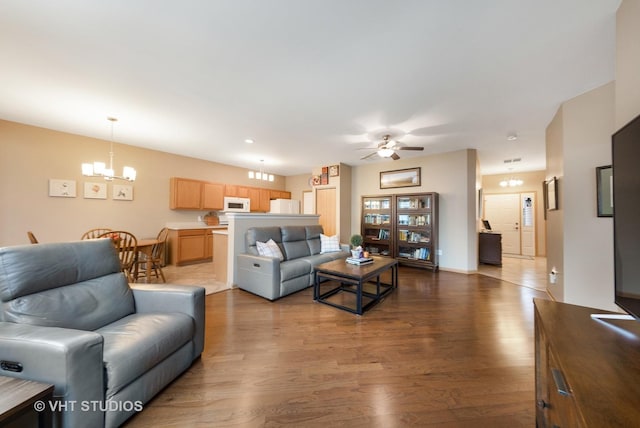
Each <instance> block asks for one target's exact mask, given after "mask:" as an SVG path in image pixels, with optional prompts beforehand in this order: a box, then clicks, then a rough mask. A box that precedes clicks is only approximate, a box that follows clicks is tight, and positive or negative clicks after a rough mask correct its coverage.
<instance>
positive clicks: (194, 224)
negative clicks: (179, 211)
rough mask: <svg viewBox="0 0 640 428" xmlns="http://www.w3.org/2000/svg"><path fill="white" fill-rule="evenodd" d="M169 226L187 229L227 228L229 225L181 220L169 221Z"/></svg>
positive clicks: (172, 228)
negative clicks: (212, 224) (177, 221)
mask: <svg viewBox="0 0 640 428" xmlns="http://www.w3.org/2000/svg"><path fill="white" fill-rule="evenodd" d="M166 226H167V228H168V229H170V230H187V229H226V228H227V227H228V225H226V224H218V225H216V226H209V225H208V224H207V223H204V222H199V221H192V222H180V223H167V224H166Z"/></svg>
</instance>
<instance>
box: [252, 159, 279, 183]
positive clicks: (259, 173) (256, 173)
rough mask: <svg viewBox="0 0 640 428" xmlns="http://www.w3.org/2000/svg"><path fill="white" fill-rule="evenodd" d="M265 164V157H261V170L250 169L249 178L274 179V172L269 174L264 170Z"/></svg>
mask: <svg viewBox="0 0 640 428" xmlns="http://www.w3.org/2000/svg"><path fill="white" fill-rule="evenodd" d="M263 166H264V159H260V171H249V178H251V179H254V180H263V181H273V180H274V177H273V174H269V173H266V172H263V171H262V167H263Z"/></svg>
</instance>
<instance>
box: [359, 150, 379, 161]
mask: <svg viewBox="0 0 640 428" xmlns="http://www.w3.org/2000/svg"><path fill="white" fill-rule="evenodd" d="M377 154H378V152H372V153H369V154H368V155H366V156H364V157H361V158H360V160H365V159H369V158H370V157H373V156H376V155H377Z"/></svg>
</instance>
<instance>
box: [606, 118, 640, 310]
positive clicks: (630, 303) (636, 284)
mask: <svg viewBox="0 0 640 428" xmlns="http://www.w3.org/2000/svg"><path fill="white" fill-rule="evenodd" d="M611 145H612V172H613V249H614V273H615V303H616V304H617V305H618V306H620V307H621V308H622V309H624V310H625V311H627V312H629V314H631V315H633V316H634V317H635V318H636V319H638V320H640V116H638V117H636V118H635V119H633V120H632V121H631V122H629V123H628V124H626V125H625V126H624V127H622V128H621V129H620V130H619V131H617V132H616V133H615V134H613V136H612V141H611Z"/></svg>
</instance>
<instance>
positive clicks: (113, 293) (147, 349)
mask: <svg viewBox="0 0 640 428" xmlns="http://www.w3.org/2000/svg"><path fill="white" fill-rule="evenodd" d="M204 297H205V293H204V289H203V288H201V287H187V286H171V285H167V284H159V285H154V284H148V285H138V284H135V285H132V286H130V285H129V284H128V283H127V280H126V278H125V276H124V274H122V273H121V272H120V262H119V260H118V256H117V254H116V252H115V249H114V246H113V244H112V243H111V241H110V240H108V239H96V240H85V241H78V242H68V243H52V244H37V245H28V246H15V247H5V248H0V360H2V363H1V364H0V367H1V368H0V374H1V375H6V376H12V377H16V378H21V379H29V380H35V381H40V382H44V383H49V384H53V385H55V389H54V399H55V400H57V401H58V402H60V404H62V406H58V407H57V408H58V409H60V408H64V407H66V410H64V411H57V412H55V413H54V426H56V427H103V426H106V427H116V426H119V425H121V424H122V423H123V422H124V421H125V420H126V419H127V418H129V417H130V416H132V415H133V414H134V413H135V412H136V411H139V410H141V409H142V408H143V407H144V404H145V403H147V402H148V401H149V400H150V399H151V398H152V397H153V396H154V395H155V394H156V393H158V391H160V390H161V389H162V388H163V387H165V386H166V385H167V384H168V383H170V382H171V381H172V380H173V379H175V378H176V377H177V376H178V375H179V374H181V373H182V372H184V371H185V370H186V369H187V368H189V366H190V365H191V364H192V362H193V361H194V360H195V359H196V358H198V356H199V355H200V354H201V352H202V350H203V347H204V309H205V306H204ZM63 406H64V407H63Z"/></svg>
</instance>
